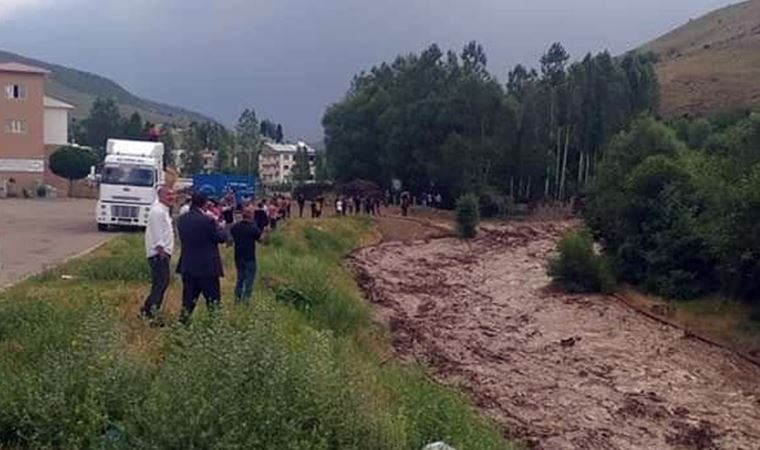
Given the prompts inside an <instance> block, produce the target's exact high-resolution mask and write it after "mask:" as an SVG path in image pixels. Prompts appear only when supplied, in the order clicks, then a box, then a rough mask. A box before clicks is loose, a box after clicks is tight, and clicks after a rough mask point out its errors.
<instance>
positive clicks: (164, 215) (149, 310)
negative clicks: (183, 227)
mask: <svg viewBox="0 0 760 450" xmlns="http://www.w3.org/2000/svg"><path fill="white" fill-rule="evenodd" d="M174 199H175V197H174V190H173V189H172V188H170V187H168V186H161V187H160V188H159V189H158V200H157V201H156V202H155V203H154V204H153V206H151V208H150V212H149V213H148V226H147V228H146V229H145V253H146V255H147V257H148V265H149V266H150V280H151V287H150V294H148V297H147V298H146V299H145V304H144V305H143V307H142V309H141V310H140V314H141V315H142V316H143V317H145V318H147V319H153V318H155V316H156V313H157V312H158V311H159V310H160V309H161V303H163V301H164V294H165V293H166V289H167V288H168V287H169V280H170V278H171V269H170V268H169V261H170V260H171V258H172V252H173V251H174V226H173V225H172V217H171V208H172V206H173V205H174Z"/></svg>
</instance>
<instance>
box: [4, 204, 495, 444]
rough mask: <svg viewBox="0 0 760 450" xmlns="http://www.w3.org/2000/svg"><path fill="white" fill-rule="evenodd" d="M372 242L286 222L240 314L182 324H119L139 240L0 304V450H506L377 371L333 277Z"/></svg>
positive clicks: (266, 249)
mask: <svg viewBox="0 0 760 450" xmlns="http://www.w3.org/2000/svg"><path fill="white" fill-rule="evenodd" d="M371 231H372V229H371V223H370V222H369V221H367V220H361V219H346V220H328V221H322V222H319V223H316V222H313V223H312V222H306V221H295V222H292V223H290V224H288V225H287V226H285V227H283V228H282V229H281V230H278V231H277V232H276V233H274V234H272V235H270V236H268V237H267V238H266V242H265V243H264V244H263V245H261V247H260V249H259V270H260V271H259V278H258V281H257V286H256V293H255V301H254V303H253V305H252V306H251V307H235V306H226V307H225V308H224V309H223V310H222V313H221V314H220V315H217V316H208V315H205V314H203V312H202V311H199V313H198V314H197V315H196V317H195V320H194V322H193V323H192V325H191V326H190V327H183V326H180V325H178V324H175V323H174V322H173V321H170V324H169V326H167V327H166V328H164V329H162V330H153V329H151V328H149V327H147V326H145V325H142V324H141V323H139V322H138V319H136V318H135V317H134V316H135V315H136V314H124V311H125V310H130V308H131V309H132V310H134V311H136V308H137V304H139V302H140V301H141V300H142V295H144V293H145V290H146V288H147V287H146V285H145V281H146V280H147V269H146V268H145V265H146V264H145V261H144V256H143V254H142V246H141V236H139V235H132V236H126V237H120V238H118V239H116V240H114V241H113V242H111V243H109V244H108V245H106V246H105V247H103V248H102V249H100V250H99V251H97V252H96V253H95V254H94V255H91V256H89V257H86V258H84V259H81V260H79V261H74V262H72V263H69V264H67V265H65V266H63V267H61V268H59V269H56V270H55V271H53V272H51V273H49V274H46V275H42V276H40V277H37V278H36V279H33V280H30V281H28V282H26V283H23V284H22V285H20V286H17V287H16V288H14V289H11V290H10V291H7V292H5V293H2V294H0V448H4V447H12V448H61V449H63V448H66V449H104V448H105V449H132V448H135V449H138V448H139V449H206V448H240V449H304V448H308V449H378V450H379V449H415V450H418V449H420V448H422V447H423V446H424V445H426V444H429V443H431V442H434V441H438V440H445V441H447V442H448V443H450V444H451V445H454V446H455V447H456V448H462V449H496V448H505V447H506V446H507V443H506V442H505V441H503V439H502V438H501V436H500V435H499V433H498V432H497V431H496V429H495V428H494V427H493V425H492V424H491V423H490V422H489V421H487V420H485V419H482V418H480V417H478V416H477V414H476V413H475V412H474V411H473V410H472V408H471V407H470V405H469V404H468V402H467V401H466V399H465V398H463V397H462V396H461V395H459V394H458V393H456V392H453V391H451V390H449V389H448V388H445V387H442V386H439V385H437V384H434V383H432V382H430V381H429V380H428V379H427V378H426V377H425V376H424V372H423V371H422V369H421V368H415V367H408V366H403V365H401V364H398V363H394V362H390V363H386V364H381V361H380V359H381V356H380V355H379V354H378V352H377V351H376V349H377V348H382V346H383V345H385V344H384V341H383V339H384V336H383V335H382V333H377V332H376V328H377V326H376V325H373V324H372V322H371V321H370V319H369V317H370V314H369V308H368V306H367V304H366V303H365V302H364V300H363V299H362V297H361V295H360V292H359V290H358V288H357V287H356V284H355V283H354V281H353V279H352V278H351V277H350V275H349V274H348V273H347V272H346V271H345V270H344V269H343V268H342V266H341V261H342V257H343V256H344V255H346V254H347V253H348V252H350V251H351V250H352V249H354V248H355V247H356V246H357V245H359V243H360V242H361V241H362V239H364V238H365V237H366V236H367V235H368V234H369V233H371ZM230 253H231V252H230V251H229V250H225V251H224V260H225V263H226V266H227V267H228V268H230V267H231V266H232V264H231V254H230ZM61 274H67V275H72V276H73V277H74V279H73V280H62V279H61V278H60V275H61ZM229 275H230V276H228V278H227V279H226V280H225V282H224V284H223V290H224V294H225V295H224V299H223V301H224V303H225V305H231V303H232V302H231V301H230V300H229V297H230V295H231V292H230V291H231V282H232V281H233V280H232V278H234V276H233V274H232V272H231V271H229ZM125 302H126V303H128V304H126V305H125ZM135 330H137V331H136V332H137V333H143V334H148V333H153V334H157V335H158V340H157V341H155V340H154V341H151V340H149V339H146V342H152V343H153V344H152V345H154V346H155V347H156V348H154V349H153V350H154V351H155V352H156V353H158V357H157V358H155V359H154V358H148V357H146V356H145V355H144V354H143V353H140V352H135V351H134V349H133V348H131V347H133V346H134V345H135V343H134V341H135V339H138V338H140V336H137V337H135V336H134V333H135Z"/></svg>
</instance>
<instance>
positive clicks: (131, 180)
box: [101, 166, 154, 187]
mask: <svg viewBox="0 0 760 450" xmlns="http://www.w3.org/2000/svg"><path fill="white" fill-rule="evenodd" d="M101 182H102V183H103V184H122V185H129V186H145V187H149V186H153V182H154V171H153V169H151V168H147V167H133V166H106V167H104V168H103V177H102V179H101Z"/></svg>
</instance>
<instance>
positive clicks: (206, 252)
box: [177, 192, 227, 323]
mask: <svg viewBox="0 0 760 450" xmlns="http://www.w3.org/2000/svg"><path fill="white" fill-rule="evenodd" d="M206 201H207V199H206V196H205V195H203V194H201V193H200V192H196V193H194V194H193V199H192V204H191V208H190V212H189V213H187V214H185V215H183V216H181V217H180V218H179V220H178V221H177V231H178V232H179V240H180V242H181V243H182V253H181V255H180V258H179V266H178V267H177V272H179V273H180V274H181V275H182V315H181V318H180V320H181V321H182V322H183V323H187V322H188V321H189V320H190V316H191V315H192V314H193V310H194V309H195V304H196V302H197V301H198V297H199V296H200V294H203V296H204V297H205V298H206V306H207V307H208V309H209V310H210V311H213V310H215V309H217V308H218V307H219V303H220V301H221V290H220V287H219V278H221V277H222V276H224V271H223V269H222V258H221V257H220V255H219V244H222V243H224V242H226V241H227V236H226V235H225V233H224V230H223V229H222V228H220V226H219V224H218V223H217V222H216V221H214V219H212V218H211V217H209V216H207V215H206V214H204V212H203V207H204V205H205V204H206Z"/></svg>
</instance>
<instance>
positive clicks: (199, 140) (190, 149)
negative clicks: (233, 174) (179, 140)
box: [183, 122, 234, 175]
mask: <svg viewBox="0 0 760 450" xmlns="http://www.w3.org/2000/svg"><path fill="white" fill-rule="evenodd" d="M185 142H186V145H187V153H186V154H185V157H184V158H185V161H184V164H183V166H184V168H185V171H186V172H187V173H188V174H191V175H193V174H197V173H201V172H203V171H204V170H205V168H204V165H205V161H204V156H203V155H204V153H205V152H207V151H215V152H216V155H217V156H216V164H215V165H214V168H213V170H216V171H219V172H229V171H230V170H231V153H232V148H233V144H234V138H233V136H232V135H231V134H230V133H229V132H228V131H227V129H226V128H224V126H222V125H220V124H218V123H213V122H202V123H199V122H193V123H191V124H190V127H189V128H188V129H187V131H186V136H185Z"/></svg>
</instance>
